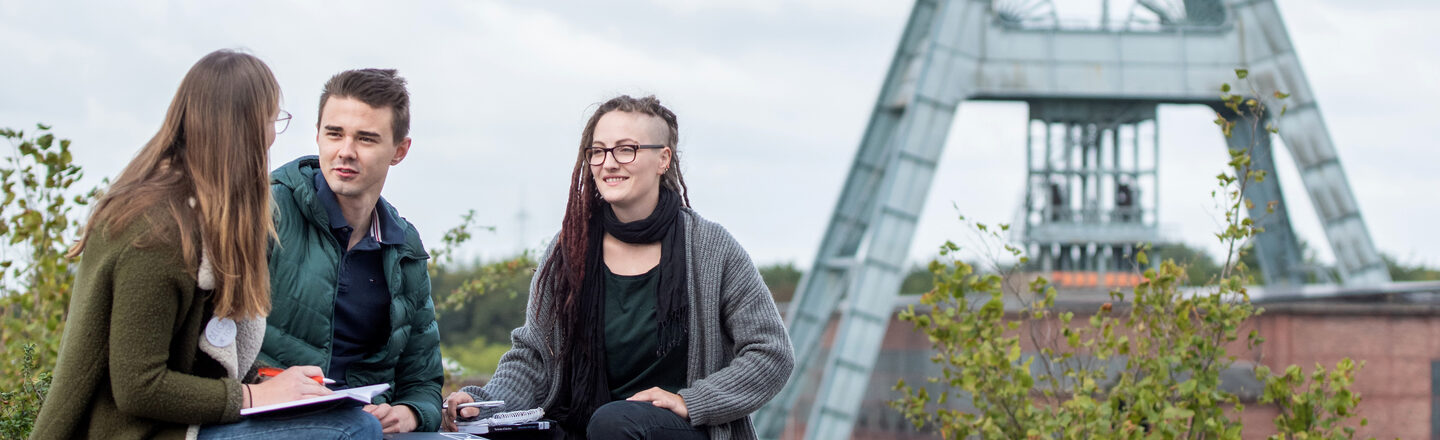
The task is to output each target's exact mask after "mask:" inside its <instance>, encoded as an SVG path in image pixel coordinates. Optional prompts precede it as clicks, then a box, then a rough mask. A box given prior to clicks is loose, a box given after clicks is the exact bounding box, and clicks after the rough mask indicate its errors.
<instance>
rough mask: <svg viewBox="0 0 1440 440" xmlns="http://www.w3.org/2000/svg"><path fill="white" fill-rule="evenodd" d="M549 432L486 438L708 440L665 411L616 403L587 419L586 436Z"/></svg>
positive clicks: (554, 429)
mask: <svg viewBox="0 0 1440 440" xmlns="http://www.w3.org/2000/svg"><path fill="white" fill-rule="evenodd" d="M550 426H551V428H550V430H548V431H539V432H537V431H512V432H499V433H496V432H492V433H489V434H485V438H489V439H492V440H561V439H566V440H569V439H584V438H590V439H592V440H610V439H698V440H708V439H709V438H710V434H707V433H706V432H705V430H704V429H703V428H696V427H693V426H690V422H687V421H685V419H682V418H680V416H677V415H675V413H673V412H670V410H668V409H665V408H657V407H655V405H651V404H650V402H631V401H627V400H618V401H614V402H610V403H607V404H605V405H602V406H601V407H600V409H597V410H595V414H594V415H591V416H590V425H589V426H588V427H587V428H588V429H586V432H585V435H580V433H573V432H567V431H566V430H565V429H564V428H561V427H560V424H559V423H554V422H553V421H552V423H551V424H550Z"/></svg>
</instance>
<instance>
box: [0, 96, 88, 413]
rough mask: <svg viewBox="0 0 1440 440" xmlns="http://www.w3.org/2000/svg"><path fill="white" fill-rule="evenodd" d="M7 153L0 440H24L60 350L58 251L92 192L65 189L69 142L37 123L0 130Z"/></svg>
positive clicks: (65, 266)
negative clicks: (31, 130) (30, 127)
mask: <svg viewBox="0 0 1440 440" xmlns="http://www.w3.org/2000/svg"><path fill="white" fill-rule="evenodd" d="M0 137H4V138H5V139H6V140H7V141H9V142H10V145H11V148H12V150H11V154H10V155H9V156H7V157H5V158H4V160H3V162H0V190H3V192H4V199H3V201H0V240H3V242H0V330H3V331H0V345H3V349H0V390H6V392H5V393H4V394H0V435H3V436H4V438H24V437H26V436H27V435H29V433H30V427H31V426H32V425H33V423H34V417H35V415H36V414H38V412H39V408H40V403H41V402H42V401H43V400H44V398H45V393H46V391H47V390H48V389H49V381H50V370H51V369H52V366H53V365H54V363H55V356H56V353H58V352H59V349H60V335H61V333H62V332H63V331H64V326H65V312H66V309H67V308H68V307H69V305H70V288H71V286H72V285H73V283H74V281H75V271H74V270H73V269H74V267H73V266H74V264H75V263H76V262H75V261H73V260H71V259H68V258H65V255H64V254H65V251H66V249H67V248H68V246H69V245H70V242H71V241H72V240H73V239H74V238H75V235H76V233H77V232H78V231H79V230H80V215H83V213H76V212H74V211H75V209H76V208H77V207H83V206H86V205H88V204H89V202H90V200H92V199H93V198H94V197H95V196H96V195H98V191H99V190H98V188H95V189H91V190H88V191H83V192H78V193H77V192H76V191H74V190H73V189H72V188H71V187H72V186H73V185H74V184H75V183H76V182H78V181H79V180H80V178H81V176H82V175H83V173H82V172H81V170H80V166H79V165H76V164H75V163H74V162H73V160H72V159H73V157H72V155H71V153H70V141H69V140H68V139H57V138H56V137H55V135H54V134H53V133H50V127H49V126H46V125H43V124H38V125H36V131H35V132H34V133H33V134H32V135H30V136H26V134H25V132H23V131H16V130H12V129H8V128H6V129H0Z"/></svg>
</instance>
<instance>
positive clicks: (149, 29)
mask: <svg viewBox="0 0 1440 440" xmlns="http://www.w3.org/2000/svg"><path fill="white" fill-rule="evenodd" d="M1098 2H1099V0H1094V1H1083V0H1058V5H1059V6H1058V9H1059V11H1060V13H1061V14H1062V15H1063V16H1066V17H1067V18H1079V19H1083V18H1087V17H1086V16H1087V15H1094V14H1095V12H1094V11H1096V10H1098V8H1097V7H1096V6H1095V5H1094V4H1095V3H1098ZM1117 3H1128V2H1126V1H1124V0H1118V1H1117ZM911 4H912V3H911V2H909V1H899V0H874V1H871V0H841V1H822V0H795V1H771V0H743V1H742V0H715V1H700V0H680V1H676V0H625V1H607V2H589V1H578V0H566V1H545V2H522V1H510V2H496V1H462V0H452V1H440V0H437V1H417V2H389V1H378V0H372V1H353V2H291V1H278V0H273V1H272V0H265V1H244V2H233V1H232V2H213V1H196V2H181V1H164V0H140V1H124V2H116V1H90V2H74V1H66V0H21V1H17V0H0V84H3V86H0V126H5V127H12V128H27V127H31V126H33V124H34V123H36V122H44V123H47V124H52V125H54V126H55V128H54V130H55V132H56V133H57V134H59V135H60V136H62V137H67V138H70V139H73V140H74V149H75V150H76V157H77V161H78V162H79V163H80V164H81V165H83V166H84V167H85V169H86V171H87V179H88V180H87V183H90V184H93V183H94V182H95V181H97V180H98V178H99V177H100V176H113V175H114V174H115V173H117V172H118V171H119V170H120V168H121V166H122V165H123V164H124V163H125V162H126V161H128V160H129V158H130V157H131V156H132V155H133V154H134V153H135V151H136V150H137V149H138V148H139V147H140V146H141V145H142V144H143V143H144V142H145V141H146V140H148V139H149V137H150V136H151V135H153V133H154V131H155V130H156V129H157V128H158V127H159V124H160V119H161V117H162V115H163V114H164V111H165V107H166V105H167V104H168V103H169V100H170V98H171V96H172V95H173V93H174V91H175V88H176V86H177V85H178V84H179V81H180V78H181V77H182V76H183V75H184V73H185V71H186V70H187V69H188V68H189V67H190V65H191V64H193V63H194V62H195V61H196V60H197V59H199V57H200V56H202V55H204V54H205V53H207V52H209V51H212V50H215V49H219V48H244V49H247V50H249V51H251V52H252V53H254V54H256V55H258V56H259V57H260V58H262V59H264V60H265V61H266V62H267V63H268V64H269V65H270V67H271V68H272V69H273V70H274V71H275V74H276V76H277V77H278V78H279V80H280V83H281V86H282V88H283V89H284V93H285V103H284V107H285V108H286V109H288V110H289V111H290V112H291V113H293V114H294V115H295V123H294V124H292V125H291V128H290V130H289V131H288V132H286V133H284V134H282V135H281V136H280V137H279V139H278V140H277V141H276V143H275V146H274V147H273V149H272V150H271V165H272V166H279V165H280V164H283V163H284V162H287V161H289V160H290V159H293V158H295V157H297V156H300V155H303V154H313V152H314V151H315V143H314V136H315V128H314V121H315V119H316V101H317V98H318V95H319V91H320V86H321V85H322V84H323V83H324V81H325V80H326V79H327V78H328V77H329V76H330V75H332V74H334V73H336V72H339V71H341V70H345V69H350V68H359V67H386V68H396V69H399V70H400V72H401V74H402V75H403V76H405V77H406V78H408V79H409V81H410V90H411V93H412V102H413V104H412V105H413V122H412V128H411V135H412V137H413V138H414V147H413V149H412V150H411V153H410V156H409V158H408V159H407V160H406V161H405V162H404V163H402V164H401V165H399V166H398V167H396V168H395V169H393V170H392V171H391V174H390V180H389V182H388V183H387V185H386V187H385V192H384V195H385V197H386V198H387V199H389V200H390V201H391V202H392V203H394V204H395V205H396V206H397V207H398V208H399V209H400V212H401V213H402V215H404V216H406V217H408V218H409V219H410V220H411V221H412V222H414V223H415V224H416V225H417V226H418V227H419V228H420V230H421V232H422V237H423V238H424V240H425V241H426V242H427V243H430V244H434V243H437V242H438V241H439V238H440V236H441V235H442V234H443V232H444V231H445V230H446V229H448V228H449V227H451V226H453V225H455V224H457V223H458V221H459V218H460V215H461V214H462V213H464V212H465V211H467V210H470V209H475V210H477V212H478V215H477V218H478V220H479V223H481V224H483V225H492V226H495V227H497V228H498V231H497V233H495V234H489V233H481V234H478V235H477V239H476V240H475V241H474V242H473V243H472V244H471V245H469V246H467V247H466V249H464V251H463V253H464V254H465V255H469V256H475V257H498V256H504V255H508V254H512V253H513V252H515V251H516V250H517V249H520V248H522V247H529V248H534V247H537V246H539V244H540V243H541V242H543V241H544V240H546V239H548V238H549V237H550V236H551V235H552V234H553V233H554V232H555V231H556V230H557V228H558V227H559V223H560V217H561V215H562V213H563V209H564V201H563V196H564V192H565V191H566V189H567V185H566V180H567V179H568V178H569V176H570V170H571V168H570V167H571V166H572V162H571V159H572V158H573V157H574V156H573V148H576V146H577V145H578V137H579V133H580V129H581V125H582V124H583V122H584V119H585V117H586V116H587V111H588V110H591V109H592V107H590V106H592V105H593V104H596V103H598V102H600V101H603V100H604V99H606V98H608V97H611V96H613V95H615V94H618V93H630V94H652V93H653V94H656V95H658V96H659V97H660V98H661V99H662V101H663V102H665V103H666V104H668V105H669V106H671V108H672V109H674V110H675V111H676V113H678V114H679V116H680V122H681V145H680V150H681V153H682V158H683V170H684V173H685V175H686V178H687V181H688V182H689V185H690V189H691V194H692V195H691V200H692V201H693V203H694V205H695V208H696V210H698V211H699V212H700V213H701V214H702V215H704V216H706V217H708V218H710V219H713V220H716V221H719V222H720V223H721V224H723V225H725V226H726V227H727V228H728V229H729V230H730V231H731V232H732V233H733V234H734V235H735V236H736V237H737V238H738V239H739V240H740V242H741V243H742V244H743V245H744V246H745V247H746V248H747V249H748V250H749V251H750V253H751V255H752V256H753V257H754V259H755V261H756V262H757V263H760V264H767V263H775V262H796V263H797V264H800V265H801V266H802V267H805V268H808V265H809V263H810V261H811V260H812V259H813V258H814V256H815V249H816V247H817V245H818V244H819V241H820V238H821V234H822V233H823V230H824V227H825V225H826V221H827V219H828V218H829V215H830V210H831V209H832V208H833V206H834V204H835V201H836V199H837V198H838V197H839V191H840V187H841V184H842V182H843V181H844V178H845V173H846V171H847V168H848V166H849V164H850V161H851V158H852V156H853V154H854V151H855V149H856V148H857V146H858V145H859V139H860V135H861V133H862V132H863V130H864V128H865V123H866V121H867V120H868V117H869V112H870V109H871V107H872V105H873V103H874V100H875V97H876V95H877V93H878V90H879V87H880V84H881V82H882V80H883V79H884V74H885V69H886V68H887V67H888V65H889V63H890V58H891V56H892V55H893V52H894V49H895V46H896V44H897V41H898V39H899V36H900V32H901V30H902V28H903V26H904V24H905V20H906V18H907V17H908V13H909V9H910V7H911ZM1279 6H1280V9H1281V12H1282V13H1283V14H1284V16H1285V20H1286V25H1287V26H1288V27H1289V31H1290V34H1291V36H1292V39H1293V41H1294V42H1295V44H1296V46H1297V47H1298V50H1299V54H1300V59H1301V61H1302V63H1303V64H1304V68H1305V70H1306V73H1307V74H1308V76H1309V79H1310V83H1311V85H1312V86H1313V88H1314V90H1315V92H1316V93H1317V94H1318V97H1319V101H1320V106H1321V109H1322V112H1323V114H1324V116H1325V118H1326V120H1327V122H1328V124H1329V127H1330V129H1331V130H1332V131H1331V135H1332V137H1333V139H1334V140H1335V144H1336V146H1337V148H1338V150H1339V154H1340V157H1341V159H1342V161H1343V162H1344V166H1345V169H1346V172H1347V173H1348V175H1349V178H1350V183H1351V185H1352V187H1353V189H1354V191H1355V193H1356V195H1357V197H1358V199H1359V203H1360V206H1361V209H1362V210H1363V214H1364V215H1365V220H1366V221H1367V223H1368V224H1369V226H1370V231H1371V233H1372V234H1373V237H1374V239H1375V242H1376V244H1377V245H1378V247H1379V248H1380V250H1381V251H1383V252H1386V253H1389V254H1391V255H1396V256H1399V257H1400V258H1401V260H1402V261H1407V262H1420V263H1427V264H1430V265H1437V264H1440V228H1437V227H1436V226H1435V225H1436V219H1440V203H1437V202H1440V197H1437V195H1436V190H1437V189H1440V166H1437V159H1440V153H1437V152H1436V150H1435V146H1436V145H1435V144H1436V142H1435V139H1436V137H1437V135H1440V124H1437V123H1436V119H1437V118H1440V86H1437V81H1436V80H1435V78H1437V77H1440V76H1437V73H1440V72H1437V70H1440V69H1437V66H1440V53H1437V52H1436V51H1435V50H1434V49H1433V48H1434V47H1440V34H1437V32H1436V31H1435V23H1440V3H1436V2H1431V1H1420V0H1408V1H1406V0H1377V1H1371V2H1358V1H1353V0H1280V2H1279ZM1088 18H1091V19H1093V18H1094V17H1088ZM959 113H960V114H959V117H958V118H957V120H956V122H955V125H954V126H953V127H952V128H951V132H950V133H951V135H950V139H949V141H948V144H947V147H946V152H945V154H944V156H943V157H942V163H941V166H940V174H939V176H938V177H937V178H936V180H935V186H934V189H933V190H932V191H931V192H930V196H929V202H928V203H927V206H926V211H925V214H924V215H923V217H922V220H921V222H920V229H919V232H918V234H917V236H916V238H915V242H914V245H913V247H912V252H911V256H912V259H913V260H914V261H919V260H921V259H923V258H926V257H927V256H929V255H932V254H933V250H934V249H935V248H936V246H937V245H939V244H940V243H942V242H943V241H944V240H946V239H951V238H953V239H963V238H964V237H965V234H966V233H965V232H964V229H962V227H961V225H960V224H959V223H958V222H956V221H955V220H954V218H955V210H954V209H953V208H952V207H951V206H952V202H953V203H954V204H956V205H958V206H959V207H960V209H961V211H962V212H964V213H965V214H966V215H967V216H969V217H972V218H975V219H978V220H981V221H985V222H1008V221H1010V220H1011V219H1012V218H1013V217H1014V213H1015V210H1016V209H1017V207H1018V206H1019V201H1020V198H1021V196H1022V194H1023V191H1024V188H1023V187H1022V183H1023V170H1024V168H1023V167H1024V149H1023V147H1024V127H1025V124H1026V122H1025V121H1026V109H1025V106H1024V104H1020V103H966V104H964V105H962V106H961V109H960V112H959ZM1211 119H1213V114H1212V113H1210V112H1209V111H1208V110H1206V109H1203V108H1195V107H1182V106H1172V107H1162V109H1161V112H1160V124H1161V127H1162V135H1161V144H1162V145H1161V148H1162V153H1161V158H1162V162H1161V164H1160V166H1161V173H1162V179H1161V180H1162V183H1161V188H1160V191H1161V194H1162V200H1161V204H1162V206H1161V211H1160V220H1161V222H1162V223H1163V225H1164V232H1165V233H1166V235H1167V236H1168V237H1170V238H1172V239H1177V240H1183V241H1186V242H1188V243H1191V244H1194V245H1199V246H1206V247H1211V248H1213V247H1214V246H1213V242H1214V239H1213V236H1212V235H1211V233H1212V232H1214V231H1215V230H1216V223H1217V220H1216V218H1217V217H1218V215H1219V214H1218V213H1217V212H1218V210H1217V209H1216V208H1215V206H1214V203H1213V202H1212V201H1211V200H1210V198H1209V192H1210V190H1211V188H1212V182H1213V176H1214V175H1215V174H1216V173H1218V172H1220V171H1221V170H1222V168H1223V163H1224V159H1225V153H1224V148H1223V147H1222V145H1224V144H1223V140H1222V138H1221V136H1220V135H1219V133H1218V132H1217V131H1216V130H1215V128H1214V126H1213V125H1212V124H1211V123H1210V120H1211ZM1280 159H1281V168H1280V170H1279V174H1280V177H1281V180H1282V183H1284V184H1286V186H1287V188H1288V189H1287V191H1286V194H1287V199H1288V201H1289V202H1290V204H1291V209H1292V211H1291V214H1292V218H1294V219H1295V223H1296V227H1297V229H1298V230H1299V232H1300V234H1301V236H1302V238H1303V239H1305V240H1308V241H1309V242H1310V243H1312V244H1314V245H1317V247H1319V248H1321V249H1320V250H1321V252H1320V255H1321V257H1322V258H1323V259H1329V258H1330V256H1329V255H1330V253H1329V250H1328V246H1327V245H1326V244H1325V243H1326V240H1325V239H1324V237H1323V235H1322V233H1321V231H1320V227H1319V222H1318V220H1317V219H1316V217H1315V214H1314V213H1313V210H1312V209H1311V207H1310V202H1309V200H1308V198H1307V196H1306V195H1305V193H1304V191H1302V190H1300V189H1299V181H1298V178H1297V177H1296V175H1295V169H1294V164H1293V162H1291V161H1290V159H1289V156H1288V155H1284V154H1281V157H1280ZM522 211H523V212H524V213H525V217H524V218H526V220H525V221H524V222H521V221H520V218H521V216H520V215H519V214H520V213H521V212H522Z"/></svg>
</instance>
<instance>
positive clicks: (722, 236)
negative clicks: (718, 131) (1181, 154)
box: [445, 96, 794, 440]
mask: <svg viewBox="0 0 1440 440" xmlns="http://www.w3.org/2000/svg"><path fill="white" fill-rule="evenodd" d="M679 133H680V132H679V123H678V121H677V119H676V117H675V113H673V112H671V111H670V109H668V108H665V106H662V105H660V101H659V100H657V99H655V98H654V97H653V96H651V97H645V98H639V99H636V98H632V97H629V96H620V97H617V98H614V99H611V100H609V101H607V102H605V103H604V104H601V105H600V107H599V108H598V109H596V111H595V113H594V114H593V115H592V116H591V117H590V120H589V121H588V122H587V123H586V125H585V129H584V131H583V132H582V134H581V142H580V148H579V150H578V151H577V153H578V154H577V157H576V162H575V169H574V172H573V173H572V175H571V182H570V192H569V197H568V206H567V207H566V210H565V218H564V221H563V224H562V226H561V229H560V233H559V235H558V236H557V237H556V239H555V240H554V242H552V243H551V245H550V249H549V250H547V251H546V252H545V256H544V258H542V259H541V262H540V270H539V271H538V272H537V274H536V276H535V278H534V280H533V281H532V282H531V288H530V299H529V303H528V305H527V306H526V319H525V324H524V325H523V326H522V327H520V328H518V329H516V330H515V331H514V332H513V333H512V343H513V344H514V345H513V347H512V348H511V349H510V351H509V352H507V353H505V355H504V356H503V357H501V359H500V365H499V366H498V367H497V368H496V371H495V374H494V376H492V377H491V379H490V381H489V382H488V383H487V384H486V385H485V386H484V387H466V388H464V389H463V390H461V392H457V393H455V394H452V395H450V397H449V398H448V399H447V403H448V405H449V407H448V409H446V412H445V420H446V426H447V427H448V428H450V429H454V428H455V425H454V419H455V417H456V416H457V415H461V416H474V415H475V414H476V413H475V412H474V410H473V409H472V408H466V411H464V412H460V413H458V414H457V410H456V408H459V405H460V404H463V403H466V402H471V401H474V400H477V399H478V400H504V401H505V406H506V408H507V409H512V410H515V409H529V408H535V407H540V408H544V409H545V412H546V415H547V416H548V417H551V418H554V419H556V420H557V421H559V425H560V426H561V427H562V428H563V431H564V434H566V435H568V436H570V437H580V438H584V437H589V438H597V439H599V438H603V439H611V438H710V439H712V440H721V439H731V438H741V439H748V438H754V437H755V432H754V428H753V426H752V425H751V423H750V420H749V414H750V413H752V412H754V411H755V410H757V409H759V408H760V407H761V406H762V405H764V404H765V403H766V402H767V401H769V400H770V398H771V397H773V396H774V395H775V394H776V393H778V392H779V391H780V388H781V387H783V386H784V385H785V380H786V378H787V377H789V375H790V370H791V368H792V367H793V365H794V359H793V352H792V350H791V347H790V340H789V338H788V336H787V335H786V333H785V328H784V325H783V323H782V322H781V320H780V315H779V312H778V311H777V309H776V307H775V302H774V300H773V299H772V298H771V296H770V291H769V290H768V289H767V288H766V287H765V284H764V282H763V281H762V280H761V278H760V274H759V271H757V270H756V269H755V265H754V264H753V263H751V261H750V256H749V255H748V254H747V253H746V252H745V250H744V249H743V248H741V247H740V245H739V243H737V242H736V241H735V238H734V237H732V236H730V234H729V233H728V232H726V231H725V229H724V228H723V227H721V226H720V225H718V224H716V223H714V222H711V221H709V220H706V219H705V218H703V217H700V215H699V214H696V213H695V211H693V210H691V209H690V207H689V205H690V201H689V196H688V194H687V188H686V187H685V180H684V178H683V177H682V176H681V174H680V157H679V153H678V150H677V149H676V147H677V145H678V143H679Z"/></svg>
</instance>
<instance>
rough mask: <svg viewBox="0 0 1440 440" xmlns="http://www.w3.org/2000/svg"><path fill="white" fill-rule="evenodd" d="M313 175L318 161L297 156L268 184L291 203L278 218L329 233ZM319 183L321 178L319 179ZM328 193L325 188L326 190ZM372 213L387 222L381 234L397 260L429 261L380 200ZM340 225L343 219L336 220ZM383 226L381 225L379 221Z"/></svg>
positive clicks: (412, 235) (406, 226) (413, 234)
mask: <svg viewBox="0 0 1440 440" xmlns="http://www.w3.org/2000/svg"><path fill="white" fill-rule="evenodd" d="M316 174H320V157H319V156H315V155H309V156H301V157H299V158H297V159H295V160H292V161H290V162H289V163H286V164H284V165H281V166H280V167H279V168H276V169H275V171H272V172H271V173H270V184H271V185H272V186H275V185H279V186H281V187H283V188H285V189H286V190H288V192H289V193H290V194H291V197H292V198H293V199H295V205H296V206H294V207H293V209H290V208H288V207H279V209H278V212H280V213H281V215H287V214H288V215H296V214H298V215H300V216H301V217H303V218H304V219H305V221H306V222H308V223H309V224H310V225H311V226H313V227H316V228H322V230H326V231H328V230H330V225H331V221H330V213H329V212H327V211H326V209H325V207H324V206H323V203H322V202H321V201H320V194H319V192H318V191H316V188H315V177H316ZM322 179H323V177H322ZM326 189H327V190H328V189H329V187H328V186H327V187H326ZM375 209H376V210H377V211H378V212H382V213H383V214H382V216H384V217H385V218H388V219H390V220H391V221H390V222H389V223H390V228H389V229H387V230H385V231H382V235H390V237H384V238H385V242H386V244H392V243H393V244H395V246H394V247H395V248H396V249H397V250H399V251H400V252H401V256H403V257H409V258H417V259H424V258H429V257H430V256H429V254H427V253H426V252H425V247H424V245H422V244H421V243H420V235H419V233H417V232H416V231H415V228H414V227H413V226H411V225H410V222H407V221H405V220H404V218H402V217H400V214H399V213H398V212H397V211H396V210H395V207H394V206H391V205H390V203H389V202H387V201H386V200H385V199H384V198H383V197H382V198H380V200H379V201H377V202H376V204H375ZM296 211H298V212H296ZM340 219H341V221H342V222H343V221H344V217H343V216H340ZM382 222H383V221H382Z"/></svg>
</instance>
